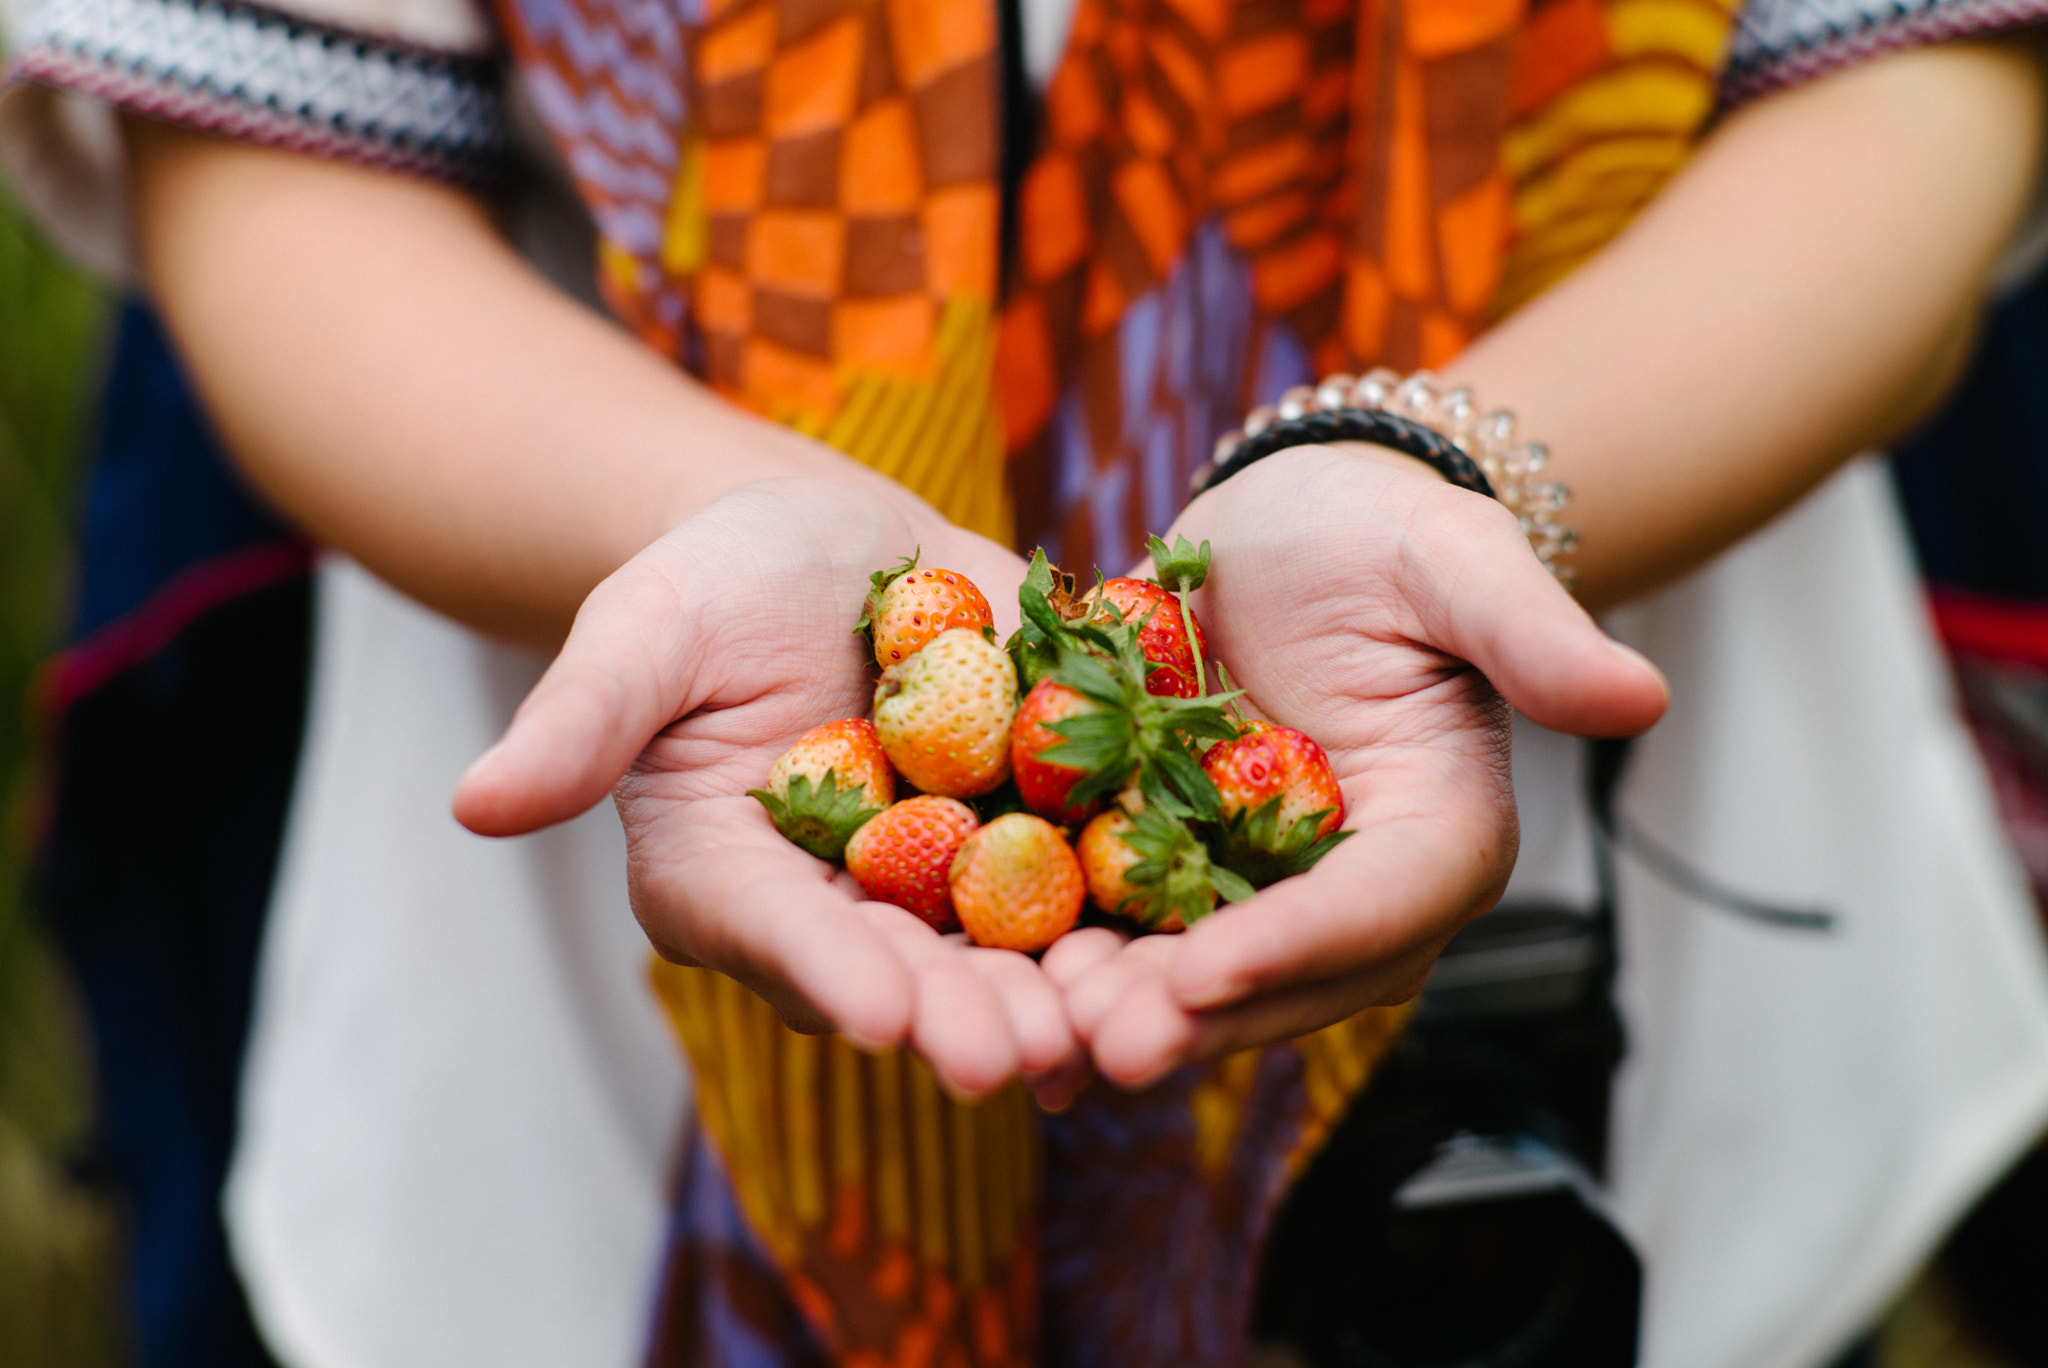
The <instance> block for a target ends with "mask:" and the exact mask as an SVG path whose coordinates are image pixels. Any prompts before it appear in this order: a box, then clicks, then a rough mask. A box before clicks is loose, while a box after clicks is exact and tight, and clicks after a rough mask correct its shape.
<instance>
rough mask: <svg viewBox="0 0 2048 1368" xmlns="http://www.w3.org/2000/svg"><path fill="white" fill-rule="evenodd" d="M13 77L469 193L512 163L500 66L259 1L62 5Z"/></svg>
mask: <svg viewBox="0 0 2048 1368" xmlns="http://www.w3.org/2000/svg"><path fill="white" fill-rule="evenodd" d="M7 75H8V76H9V78H22V79H27V80H31V81H36V82H39V83H41V84H44V85H50V86H56V87H58V88H60V89H64V90H71V91H76V92H78V93H80V94H83V95H89V96H92V97H93V98H95V99H100V100H104V101H106V102H107V103H109V104H112V105H115V106H117V107H119V108H121V109H125V110H128V111H130V112H132V113H136V114H141V115H144V116H146V117H149V118H153V119H161V120H163V121H165V122H167V123H174V124H181V125H184V126H186V127H189V128H196V129H200V130H203V131H205V132H209V133H217V134H220V135H222V136H224V137H229V138H235V139H238V140H240V141H244V142H253V143H261V144H264V145H265V146H270V147H280V148H286V149H289V150H291V151H296V152H305V153H308V154H310V155H313V156H319V157H330V158H334V159H336V160H340V161H350V162H357V163H361V164H363V165H367V166H374V167H379V168H383V169H387V170H393V171H403V172H407V173H410V174H413V175H421V176H430V177H433V178H435V179H439V180H449V181H455V182H457V183H461V184H486V183H489V182H491V181H493V180H495V179H497V178H498V177H499V176H500V175H501V174H502V173H503V172H504V170H505V166H506V163H507V161H508V158H509V154H510V151H511V134H510V129H509V124H508V121H507V117H506V113H505V106H504V98H503V94H502V91H501V88H500V77H499V72H498V67H497V64H496V63H495V62H493V61H492V60H491V59H489V58H487V57H471V56H464V55H460V54H455V53H448V52H440V51H436V50H433V49H430V48H420V47H413V46H410V45H408V44H405V43H400V42H394V41H391V40H387V39H379V38H369V37H365V36H363V35H361V34H355V33H350V32H347V31H346V30H343V29H337V28H332V27H329V26H327V25H323V24H318V23H315V22H312V21H310V20H305V19H300V18H297V17H295V16H292V15H288V14H282V13H279V12H278V11H276V10H272V9H268V8H265V7H263V6H260V5H252V4H248V3H245V0H51V3H49V4H46V5H45V6H43V8H42V9H40V10H38V11H37V12H36V13H35V14H34V15H33V16H32V17H31V18H30V20H29V22H28V25H27V26H26V29H25V31H24V32H23V33H22V35H21V44H20V47H19V49H18V50H17V52H16V55H15V57H14V60H13V62H12V63H11V64H10V66H9V70H8V73H7Z"/></svg>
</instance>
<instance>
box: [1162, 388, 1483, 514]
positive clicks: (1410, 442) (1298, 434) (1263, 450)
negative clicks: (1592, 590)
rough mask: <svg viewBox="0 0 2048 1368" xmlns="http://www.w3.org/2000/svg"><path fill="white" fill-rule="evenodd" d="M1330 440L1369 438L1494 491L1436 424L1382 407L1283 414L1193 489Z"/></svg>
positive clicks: (1465, 485)
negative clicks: (1295, 449)
mask: <svg viewBox="0 0 2048 1368" xmlns="http://www.w3.org/2000/svg"><path fill="white" fill-rule="evenodd" d="M1329 442H1370V443H1371V444H1372V445H1374V446H1381V447H1386V448H1387V449H1388V450H1390V451H1398V452H1400V453H1401V454H1402V455H1404V456H1413V457H1414V458H1415V459H1416V460H1418V461H1421V462H1422V463H1423V464H1424V465H1427V466H1428V467H1429V468H1430V469H1432V470H1434V471H1435V472H1436V473H1437V474H1439V475H1441V476H1443V477H1444V479H1445V480H1447V481H1449V482H1450V483H1451V484H1454V485H1456V486H1458V488H1460V489H1469V490H1471V491H1472V492H1473V493H1474V494H1484V495H1485V496H1486V497H1487V498H1489V499H1491V498H1494V497H1496V496H1495V494H1494V492H1493V484H1492V482H1491V481H1489V480H1488V479H1487V478H1486V473H1485V472H1484V471H1482V470H1481V469H1480V468H1479V463H1478V462H1476V461H1474V460H1473V459H1472V458H1471V457H1470V456H1467V455H1466V454H1465V453H1464V452H1463V451H1462V450H1460V449H1459V447H1458V444H1457V443H1455V442H1453V441H1452V440H1451V439H1450V438H1448V437H1446V436H1444V435H1443V434H1442V433H1440V432H1438V431H1436V429H1434V428H1431V427H1428V426H1426V425H1425V424H1422V423H1418V422H1416V421H1415V420H1414V419H1413V418H1403V417H1402V416H1401V415H1399V414H1397V413H1388V412H1387V411H1386V410H1384V409H1363V408H1344V409H1328V410H1321V411H1318V412H1314V413H1304V414H1302V415H1301V416H1300V417H1299V418H1283V419H1281V420H1280V421H1279V422H1277V423H1274V424H1273V425H1272V426H1271V427H1269V428H1266V429H1264V430H1263V431H1261V432H1260V433H1259V434H1258V435H1257V436H1256V437H1247V438H1245V439H1244V440H1243V441H1242V442H1239V443H1238V444H1237V448H1236V450H1234V451H1232V452H1231V453H1230V455H1229V456H1227V457H1226V458H1224V459H1223V460H1222V461H1220V462H1218V463H1217V464H1215V465H1212V466H1210V467H1209V468H1208V470H1207V472H1206V473H1204V474H1203V476H1202V477H1201V479H1200V481H1199V483H1197V484H1196V486H1195V488H1194V493H1196V494H1203V493H1206V492H1208V491H1209V490H1211V489H1214V488H1215V487H1216V486H1217V485H1220V484H1222V483H1223V482H1224V481H1225V480H1227V479H1229V478H1230V477H1231V476H1233V475H1235V474H1237V473H1238V472H1239V471H1240V470H1243V469H1244V468H1245V467H1246V466H1248V465H1250V464H1252V463H1253V462H1254V461H1263V460H1265V459H1266V458H1267V457H1268V456H1271V455H1272V454H1273V453H1274V452H1276V451H1285V450H1286V449H1287V448H1289V447H1299V446H1322V445H1324V444H1326V443H1329Z"/></svg>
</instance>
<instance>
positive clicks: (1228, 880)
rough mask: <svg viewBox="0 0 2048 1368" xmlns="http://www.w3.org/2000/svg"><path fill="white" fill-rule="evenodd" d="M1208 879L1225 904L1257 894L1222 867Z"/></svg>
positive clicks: (1211, 871)
mask: <svg viewBox="0 0 2048 1368" xmlns="http://www.w3.org/2000/svg"><path fill="white" fill-rule="evenodd" d="M1345 834H1346V835H1347V836H1348V835H1349V834H1350V833H1349V832H1346V833H1345ZM1209 877H1210V879H1211V880H1213V881H1214V882H1215V884H1216V891H1217V892H1218V893H1220V894H1222V895H1223V900H1224V901H1225V902H1234V903H1240V902H1243V901H1245V900H1246V899H1247V898H1249V897H1251V895H1252V894H1253V893H1255V892H1257V890H1256V889H1254V888H1253V887H1252V886H1251V885H1250V884H1249V883H1246V882H1245V881H1244V880H1243V879H1241V878H1239V877H1238V876H1237V874H1235V873H1234V872H1232V871H1231V870H1228V869H1225V868H1224V867H1223V866H1222V865H1217V866H1216V867H1215V868H1213V869H1211V870H1210V871H1209Z"/></svg>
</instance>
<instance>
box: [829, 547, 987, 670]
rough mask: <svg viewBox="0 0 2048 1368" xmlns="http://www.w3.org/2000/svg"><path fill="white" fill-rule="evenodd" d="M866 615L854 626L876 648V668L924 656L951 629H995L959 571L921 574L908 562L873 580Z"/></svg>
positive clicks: (978, 595)
mask: <svg viewBox="0 0 2048 1368" xmlns="http://www.w3.org/2000/svg"><path fill="white" fill-rule="evenodd" d="M872 578H873V581H874V586H875V587H874V588H873V589H872V590H871V591H869V593H868V601H867V611H866V612H865V614H864V615H863V616H862V617H861V620H860V621H859V622H857V623H855V624H854V628H853V630H854V631H856V632H859V631H866V632H867V633H868V634H869V636H870V637H871V638H872V639H873V641H874V644H875V664H877V665H880V666H881V667H882V668H883V669H885V670H886V669H888V668H889V667H890V666H891V665H901V664H902V663H903V662H904V661H906V660H908V659H910V658H911V657H912V656H914V655H916V654H917V653H918V652H919V651H921V650H923V649H924V648H925V646H926V645H928V644H929V643H930V642H931V641H932V640H933V638H935V637H937V636H938V634H939V633H941V632H944V631H947V630H950V629H951V628H954V627H968V628H972V629H973V630H975V631H980V630H982V629H983V628H990V629H993V628H994V626H995V621H996V619H995V614H994V613H992V612H990V611H989V606H988V600H987V599H986V598H984V597H982V593H981V590H979V589H977V588H975V586H974V581H972V580H970V579H968V578H967V576H965V575H963V574H961V573H960V572H959V571H957V570H940V569H937V568H933V569H930V570H919V569H918V568H917V557H916V556H912V557H910V559H908V560H906V561H904V562H903V563H902V564H901V565H898V566H896V567H894V568H893V569H889V570H878V571H876V572H875V574H874V576H873V577H872Z"/></svg>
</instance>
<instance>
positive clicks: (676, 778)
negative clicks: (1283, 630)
mask: <svg viewBox="0 0 2048 1368" xmlns="http://www.w3.org/2000/svg"><path fill="white" fill-rule="evenodd" d="M919 548H921V549H922V560H923V563H925V564H927V565H943V566H945V567H947V568H948V569H953V570H958V571H960V572H962V573H963V574H966V575H967V576H968V577H970V578H971V579H973V580H974V581H975V582H976V583H977V584H979V585H981V586H982V587H983V588H984V589H985V590H986V591H988V597H989V600H990V602H991V603H992V604H994V605H996V607H997V612H998V614H999V621H998V626H999V629H1000V630H1003V631H1008V630H1009V629H1010V627H1011V626H1012V625H1014V624H1012V623H1007V622H1003V621H1001V620H1000V615H1001V614H1002V613H1003V612H1004V607H1003V605H1005V604H1013V603H1014V600H1015V595H1014V593H1012V592H1011V590H1012V589H1013V587H1014V586H1015V585H1016V584H1017V583H1018V581H1020V580H1021V579H1022V578H1023V574H1024V564H1023V562H1022V561H1020V560H1019V559H1018V558H1017V557H1016V556H1015V555H1014V554H1012V553H1011V552H1009V551H1007V550H1005V549H1004V548H1002V547H1000V546H998V545H996V544H995V543H994V542H991V541H988V540H987V539H985V538H982V537H977V536H974V535H973V534H971V533H967V532H963V531H961V530H960V529H958V528H956V527H952V526H950V525H948V524H947V523H945V522H944V521H943V520H942V519H940V518H938V517H937V516H936V515H930V516H925V513H924V510H922V508H921V506H906V504H905V502H904V501H901V500H896V499H891V498H889V497H888V496H887V495H885V494H883V493H882V492H880V491H878V490H875V489H870V488H867V487H863V486H859V485H851V484H845V483H839V482H832V481H822V480H770V481H764V482H762V483H759V484H753V485H748V486H744V487H742V488H740V489H738V490H735V491H734V492H733V493H731V494H728V495H726V496H725V497H723V498H721V499H719V500H717V501H716V502H714V503H712V504H711V505H710V506H708V507H707V508H705V509H704V510H703V511H702V512H701V513H699V514H697V515H696V516H695V517H692V518H690V519H688V520H687V521H685V522H684V523H682V524H681V525H680V526H678V527H676V528H675V529H674V530H673V531H672V532H670V533H669V534H668V535H667V536H664V537H663V538H661V539H660V540H659V541H657V542H655V543H654V544H653V545H651V546H649V547H648V548H647V549H646V550H645V551H643V552H641V553H640V555H638V556H636V557H635V558H634V559H633V560H632V561H630V562H629V563H627V564H626V565H625V566H624V567H623V568H621V569H620V570H619V571H618V572H617V573H616V574H614V575H612V576H611V577H610V578H609V579H607V580H606V581H605V582H604V583H603V584H601V585H599V586H598V588H597V590H596V591H595V592H594V593H592V594H591V596H590V598H589V599H588V601H587V602H586V603H585V604H584V605H583V609H582V611H581V612H580V613H578V614H577V617H576V625H575V627H574V629H573V630H572V631H571V632H570V634H569V639H568V642H567V643H566V644H565V645H564V646H563V648H562V652H561V655H560V656H559V657H558V658H557V659H556V661H555V663H554V664H553V666H552V667H550V668H549V670H548V672H547V674H546V675H545V676H544V677H543V678H542V680H541V682H540V683H539V684H538V685H537V686H535V688H534V690H533V692H532V694H530V695H529V696H528V697H527V699H526V701H525V703H524V704H522V705H521V707H520V709H519V712H518V714H517V715H516V716H515V717H514V718H513V720H512V725H511V727H510V728H508V729H507V731H506V733H505V736H504V737H503V739H502V740H500V741H499V742H498V744H497V745H496V746H494V747H493V748H492V749H491V750H490V751H488V752H486V753H485V754H484V755H483V756H482V757H481V758H480V759H479V760H478V761H477V762H476V764H475V765H474V766H472V767H471V769H470V772H469V774H468V775H467V776H466V777H465V778H464V780H463V782H462V786H461V788H460V789H459V790H458V791H457V793H456V797H455V813H456V816H457V817H458V818H459V819H460V820H461V821H462V823H463V824H464V825H465V826H467V827H469V828H470V829H471V830H473V831H477V832H481V833H483V834H486V835H498V836H503V835H514V834H518V833H521V832H526V831H532V830H535V829H537V828H539V827H542V826H546V825H548V824H550V823H552V822H558V821H561V820H563V819H565V818H568V817H571V816H574V815H575V814H576V813H578V812H581V811H583V810H584V809H586V808H588V807H589V806H590V805H591V804H593V803H595V802H597V801H598V800H599V799H601V798H603V797H604V795H605V794H606V793H607V792H608V791H609V792H612V793H613V795H614V797H615V799H616V801H617V803H618V807H619V813H620V816H621V818H622V819H623V821H624V824H625V829H626V839H627V847H628V879H629V886H630V888H631V892H632V900H633V910H634V913H635V915H636V916H637V917H638V918H639V920H640V924H641V926H642V927H643V928H644V929H645V931H646V933H647V936H648V939H649V940H650V941H651V942H652V943H653V945H654V947H655V949H656V950H657V951H658V952H659V953H660V954H661V955H662V956H663V957H664V958H666V959H669V960H672V961H674V962H676V963H679V964H694V965H703V966H707V967H709V968H712V969H716V970H720V971H722V972H724V973H726V974H729V975H731V976H732V977H733V978H736V979H738V980H739V981H740V982H742V983H744V984H746V985H747V986H748V987H749V988H751V989H753V990H754V991H755V992H757V993H759V994H760V995H761V996H762V997H763V998H765V999H766V1000H767V1001H768V1002H769V1003H770V1004H771V1005H772V1006H773V1007H774V1008H775V1009H776V1011H777V1012H778V1013H779V1014H780V1015H781V1016H782V1018H783V1020H784V1021H786V1022H788V1023H789V1024H790V1025H791V1026H792V1027H794V1028H796V1029H798V1030H802V1031H812V1032H816V1031H827V1030H836V1031H840V1032H842V1033H844V1034H845V1035H846V1036H847V1037H848V1038H849V1039H851V1040H853V1041H854V1042H855V1043H857V1044H860V1045H862V1046H865V1047H868V1048H881V1047H885V1046H892V1045H909V1046H910V1047H912V1048H914V1049H915V1050H916V1051H917V1052H918V1053H919V1054H921V1055H923V1056H924V1057H925V1058H926V1059H927V1060H928V1061H929V1062H930V1063H931V1064H932V1066H933V1068H934V1069H935V1070H936V1071H937V1073H938V1075H939V1077H940V1078H941V1080H943V1081H944V1082H945V1083H946V1084H947V1085H948V1086H949V1087H950V1088H952V1089H953V1090H954V1091H956V1092H958V1093H962V1094H968V1095H974V1094H980V1093H984V1092H987V1091H989V1090H990V1089H992V1088H994V1087H996V1086H997V1085H999V1084H1001V1083H1002V1082H1004V1081H1005V1080H1006V1079H1007V1078H1009V1077H1010V1076H1011V1075H1013V1074H1018V1073H1021V1074H1023V1075H1024V1076H1025V1077H1026V1078H1027V1079H1031V1078H1040V1077H1046V1076H1052V1075H1055V1074H1058V1075H1061V1076H1064V1075H1066V1074H1069V1073H1071V1072H1072V1069H1073V1067H1074V1066H1075V1065H1076V1063H1077V1062H1078V1061H1079V1059H1080V1057H1081V1056H1080V1051H1079V1047H1078V1045H1077V1043H1076V1041H1075V1038H1074V1036H1073V1033H1072V1031H1071V1030H1070V1029H1069V1027H1068V1025H1067V1017H1066V1012H1065V1009H1064V1006H1063V1004H1062V1001H1061V998H1060V995H1059V993H1058V991H1057V990H1056V989H1055V988H1054V986H1053V985H1052V983H1051V981H1050V980H1048V979H1047V978H1046V977H1045V975H1044V973H1043V972H1042V971H1041V970H1040V969H1039V967H1038V966H1037V965H1036V964H1035V963H1033V962H1032V961H1031V960H1029V959H1027V958H1026V957H1024V956H1023V955H1018V954H1014V953H1011V952H1008V951H1000V950H987V949H980V948H976V947H972V946H967V945H964V944H962V943H960V941H959V939H958V938H953V939H950V940H949V939H946V938H943V937H940V936H939V935H937V934H936V933H934V932H933V931H932V930H931V929H930V928H929V927H927V926H926V925H925V924H924V923H923V922H922V921H920V920H919V919H918V918H917V917H915V916H913V915H912V914H910V913H908V912H905V911H903V910H902V909H900V908H896V907H892V906H889V905H886V904H883V903H877V902H871V901H865V900H863V899H862V897H861V894H860V890H859V888H858V887H857V886H856V885H855V884H854V883H853V880H852V879H851V878H850V877H849V876H847V875H845V874H841V873H836V872H835V870H834V869H833V867H832V866H831V865H829V864H827V863H826V862H824V861H822V860H818V859H814V858H813V857H811V856H810V855H807V854H805V853H804V852H803V851H801V850H799V849H798V848H797V847H796V846H794V845H792V844H791V843H789V842H788V841H786V840H784V839H783V838H782V836H781V835H780V834H779V833H778V832H777V831H776V830H775V828H774V826H773V825H772V824H771V823H770V822H769V820H768V817H767V814H766V813H765V812H764V811H763V810H762V808H761V805H760V804H759V803H758V802H756V801H755V800H754V799H752V798H750V797H747V796H746V791H747V790H748V789H750V788H757V787H759V786H760V785H761V784H762V783H763V782H764V781H765V780H766V779H767V775H768V769H769V766H770V765H771V764H772V763H773V762H774V760H775V758H776V756H777V755H779V754H780V753H781V752H782V751H783V750H784V749H785V748H786V747H788V746H789V744H790V743H791V742H793V741H795V740H796V738H797V737H798V736H800V735H802V734H803V733H804V732H805V731H807V730H808V729H810V728H811V727H814V726H816V725H818V724H819V723H822V722H827V721H831V720H833V719H835V718H841V717H858V716H864V715H866V712H867V709H868V704H869V701H870V693H871V690H872V687H873V685H872V681H871V675H870V667H869V664H868V656H867V652H866V650H865V647H864V643H863V639H862V638H861V637H858V636H856V635H855V634H854V632H853V631H852V627H853V623H854V622H855V620H856V619H857V618H858V617H859V616H860V606H861V602H862V598H863V596H864V595H865V593H866V591H867V585H868V576H869V574H870V573H872V572H873V571H874V570H876V569H878V568H880V567H883V566H886V565H889V564H891V563H893V562H895V561H897V560H900V559H901V558H902V557H903V556H904V555H906V554H908V553H910V552H911V551H913V550H916V549H919ZM1009 614H1010V616H1014V614H1015V610H1014V608H1011V609H1010V610H1009Z"/></svg>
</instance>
